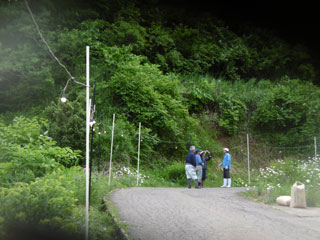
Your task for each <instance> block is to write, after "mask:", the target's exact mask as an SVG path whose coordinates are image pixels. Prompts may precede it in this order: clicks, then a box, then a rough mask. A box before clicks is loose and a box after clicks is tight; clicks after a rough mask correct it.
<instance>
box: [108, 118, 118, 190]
mask: <svg viewBox="0 0 320 240" xmlns="http://www.w3.org/2000/svg"><path fill="white" fill-rule="evenodd" d="M115 117H116V114H113V120H112V133H111V147H110V164H109V182H108V185H109V186H110V182H111V170H112V169H111V164H112V149H113V134H114V120H115Z"/></svg>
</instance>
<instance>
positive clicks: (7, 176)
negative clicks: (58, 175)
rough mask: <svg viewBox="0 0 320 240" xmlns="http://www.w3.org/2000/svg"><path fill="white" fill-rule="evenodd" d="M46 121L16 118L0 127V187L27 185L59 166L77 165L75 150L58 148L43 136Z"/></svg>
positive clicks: (45, 135)
mask: <svg viewBox="0 0 320 240" xmlns="http://www.w3.org/2000/svg"><path fill="white" fill-rule="evenodd" d="M46 126H47V123H46V121H44V120H42V121H40V120H37V119H36V118H34V119H28V118H25V117H16V118H15V119H14V120H13V123H12V124H10V125H8V126H7V125H5V124H1V125H0V128H1V131H0V152H1V154H0V162H1V166H2V168H1V169H0V176H1V177H3V178H2V179H1V183H0V184H1V185H7V184H9V183H12V182H20V181H23V182H29V181H31V180H33V179H34V178H35V177H40V176H43V175H44V174H45V173H48V172H51V171H52V170H53V169H55V168H57V167H58V166H60V165H65V166H72V165H77V164H78V161H79V157H80V155H79V153H80V152H79V151H73V150H71V149H70V148H69V147H65V148H61V147H58V146H56V142H55V141H53V140H52V139H51V138H50V137H48V136H47V131H45V130H46V128H47V127H46Z"/></svg>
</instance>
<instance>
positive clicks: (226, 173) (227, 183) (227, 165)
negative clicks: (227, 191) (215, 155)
mask: <svg viewBox="0 0 320 240" xmlns="http://www.w3.org/2000/svg"><path fill="white" fill-rule="evenodd" d="M223 152H224V156H223V162H222V163H221V164H220V165H221V166H222V168H223V185H222V186H221V187H223V188H225V187H228V188H229V187H231V178H230V170H231V155H230V154H229V149H228V148H224V149H223Z"/></svg>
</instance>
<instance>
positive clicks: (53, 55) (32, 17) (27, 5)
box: [24, 0, 73, 79]
mask: <svg viewBox="0 0 320 240" xmlns="http://www.w3.org/2000/svg"><path fill="white" fill-rule="evenodd" d="M24 2H25V4H26V7H27V9H28V12H29V14H30V16H31V19H32V21H33V23H34V25H35V26H36V29H37V32H38V34H39V36H40V38H41V40H42V41H43V42H44V44H45V45H46V47H47V48H48V50H49V53H50V54H51V56H52V57H53V58H54V59H55V60H56V61H57V62H58V64H59V65H60V66H61V67H62V68H63V69H64V70H65V71H66V73H67V74H68V75H69V77H70V78H71V79H72V78H73V76H72V75H71V73H70V72H69V71H68V69H67V67H66V66H65V65H64V64H62V63H61V62H60V60H59V59H58V58H57V57H56V55H55V54H54V53H53V51H52V50H51V48H50V46H49V44H48V43H47V41H46V40H45V39H44V37H43V36H42V33H41V31H40V28H39V25H38V24H37V22H36V20H35V18H34V16H33V13H32V11H31V9H30V7H29V4H28V2H27V0H24Z"/></svg>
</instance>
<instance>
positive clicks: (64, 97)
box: [61, 91, 67, 103]
mask: <svg viewBox="0 0 320 240" xmlns="http://www.w3.org/2000/svg"><path fill="white" fill-rule="evenodd" d="M66 101H67V98H66V93H65V91H63V92H62V95H61V102H63V103H65V102H66Z"/></svg>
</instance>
